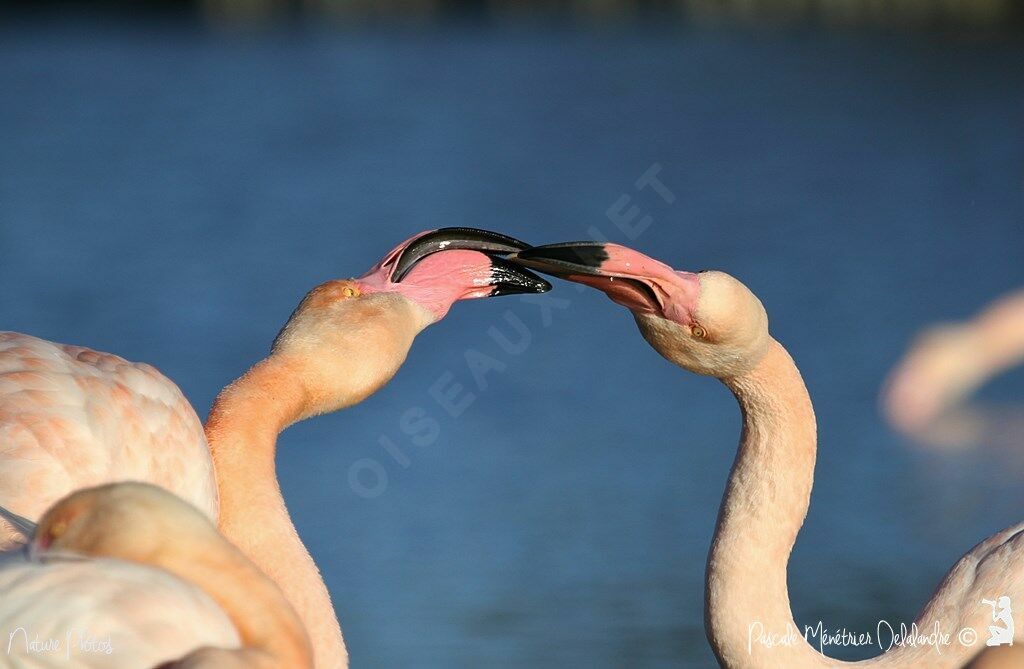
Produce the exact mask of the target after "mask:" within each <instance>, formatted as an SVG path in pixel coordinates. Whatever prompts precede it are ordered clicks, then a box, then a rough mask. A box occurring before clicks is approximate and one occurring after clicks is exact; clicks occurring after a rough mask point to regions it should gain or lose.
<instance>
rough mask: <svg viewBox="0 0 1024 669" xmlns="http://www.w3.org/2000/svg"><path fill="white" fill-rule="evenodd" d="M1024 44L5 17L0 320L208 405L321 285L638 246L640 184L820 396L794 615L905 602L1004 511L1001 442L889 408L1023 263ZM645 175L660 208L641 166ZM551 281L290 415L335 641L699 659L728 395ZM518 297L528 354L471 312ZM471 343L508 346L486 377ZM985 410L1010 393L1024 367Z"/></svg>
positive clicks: (1014, 485)
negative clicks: (336, 621) (423, 437)
mask: <svg viewBox="0 0 1024 669" xmlns="http://www.w3.org/2000/svg"><path fill="white" fill-rule="evenodd" d="M1022 56H1024V48H1022V47H1021V46H1020V45H1014V44H1003V45H984V44H981V43H975V42H969V41H967V42H958V41H954V40H948V39H942V38H932V37H926V36H918V37H913V38H900V39H896V38H892V39H887V38H882V37H860V38H857V37H855V36H853V35H839V36H835V35H833V36H828V35H817V34H802V33H792V34H784V33H780V34H771V35H765V34H762V35H740V34H731V33H713V32H707V33H706V32H692V31H682V32H676V33H673V32H668V31H658V30H649V31H614V30H611V31H607V32H596V33H594V34H578V33H572V32H568V31H559V30H554V29H527V28H523V27H520V28H510V29H472V28H468V27H463V28H446V29H424V30H396V31H376V32H341V33H338V34H330V33H327V32H321V31H305V32H302V33H288V34H273V35H269V36H252V35H249V36H233V37H232V36H217V35H213V34H209V33H204V32H202V31H198V30H195V29H193V28H190V27H187V26H177V25H159V26H152V25H148V26H134V27H131V28H129V27H125V26H121V27H113V26H106V25H102V24H97V23H95V22H81V21H74V20H70V21H61V22H57V23H45V22H42V21H34V22H29V23H12V24H8V25H6V26H3V27H0V91H3V93H2V95H3V100H4V104H3V105H0V286H3V288H2V290H0V327H2V328H6V329H14V330H21V331H25V332H30V333H34V334H37V335H40V336H43V337H47V338H51V339H55V340H59V341H67V342H74V343H79V344H85V345H89V346H93V347H96V348H100V349H105V350H110V351H114V352H117V353H120V354H122V355H124V356H126V357H129V358H133V359H137V360H145V361H148V362H151V363H153V364H155V365H157V366H158V367H159V368H161V369H162V370H163V371H165V372H166V373H167V374H169V375H170V376H171V377H172V378H174V379H175V380H176V381H177V382H178V383H180V384H181V386H182V388H183V389H184V390H185V391H186V393H187V394H188V395H189V397H190V398H191V399H192V400H193V402H194V404H195V406H196V407H197V408H198V409H199V410H200V413H203V412H205V411H206V408H207V407H208V406H209V403H210V402H211V400H212V398H213V396H214V395H215V393H216V392H217V390H218V389H219V388H220V387H221V386H222V385H223V384H224V383H226V382H227V381H229V380H230V379H231V378H233V377H234V376H235V375H237V374H239V373H240V372H241V371H243V370H244V369H245V367H246V366H247V365H248V364H250V363H252V362H253V361H255V360H256V359H258V358H259V357H260V356H262V355H264V354H265V353H266V351H267V348H268V346H269V344H270V341H271V340H272V338H273V336H274V334H275V333H276V331H277V329H278V328H279V327H280V325H281V324H282V323H283V322H284V320H285V319H286V318H287V317H288V315H289V313H290V312H291V310H292V308H293V307H294V306H295V304H296V303H297V301H298V300H299V298H300V297H301V296H302V295H303V293H304V291H305V290H307V289H308V288H310V287H311V286H313V285H315V284H316V283H318V282H320V281H322V280H324V279H327V278H332V277H341V276H348V275H352V274H360V273H362V272H363V271H364V270H365V269H367V268H368V267H369V266H370V265H372V264H373V263H374V262H375V261H376V260H377V259H378V258H379V257H380V256H381V254H382V253H383V252H384V251H386V250H387V249H388V248H390V247H391V246H392V245H393V244H395V243H396V242H398V241H400V240H402V239H405V238H406V237H408V236H410V235H411V234H412V233H414V232H416V231H418V230H421V229H425V228H431V227H437V226H442V225H474V226H480V227H487V228H493V229H497V230H503V231H506V232H508V233H510V234H514V235H516V236H519V237H522V238H524V239H527V240H529V241H533V242H535V243H541V242H549V241H558V240H563V239H571V238H586V237H590V236H593V235H594V234H601V235H605V236H607V237H609V238H611V239H615V240H618V241H627V239H628V238H627V236H626V235H625V233H624V232H623V231H622V230H621V229H619V228H618V227H617V226H616V225H615V224H614V223H613V222H612V221H611V220H610V219H609V217H608V215H607V212H608V211H609V209H610V208H613V207H615V206H616V205H618V210H619V211H624V210H628V207H629V206H632V205H635V206H637V207H639V209H640V210H641V211H640V214H638V217H637V218H635V219H633V223H634V224H639V221H640V219H639V216H641V215H647V216H650V217H651V223H650V224H649V227H648V228H647V229H646V230H645V231H643V233H642V234H640V235H639V236H638V237H637V238H636V239H635V240H632V241H630V243H631V244H633V245H635V246H637V247H638V248H640V249H642V250H645V251H648V252H650V253H652V254H654V255H656V256H658V257H660V258H663V259H665V260H666V261H669V262H671V263H672V264H674V265H675V266H677V267H679V268H687V269H703V268H721V269H725V270H727V271H729V272H731V273H733V274H735V275H737V276H739V277H741V278H742V279H743V280H744V281H746V282H747V283H748V285H750V286H751V287H752V288H753V289H754V290H755V291H756V292H757V293H758V294H759V295H760V296H761V298H762V299H763V301H764V302H765V304H766V306H767V307H768V310H769V313H770V315H771V319H772V328H773V331H774V333H775V335H776V337H777V338H779V339H780V340H781V341H782V342H784V343H785V344H786V345H787V346H788V347H789V349H790V350H791V352H792V353H793V355H794V356H795V358H796V360H797V362H798V363H799V364H800V366H801V368H802V370H803V372H804V375H805V377H806V379H807V382H808V385H809V386H810V388H811V391H812V394H813V396H814V399H815V402H816V408H817V411H818V416H819V421H820V427H821V442H822V443H821V452H820V456H819V462H818V469H817V478H816V481H817V483H816V488H815V493H814V497H813V502H812V508H811V512H810V516H809V518H808V522H807V524H806V526H805V528H804V530H803V532H802V533H801V535H800V538H799V541H798V544H797V548H796V553H795V555H794V558H793V564H792V568H791V570H790V571H791V573H790V587H791V593H792V600H793V604H794V609H795V613H796V616H797V619H798V621H800V622H801V623H811V624H814V623H816V622H817V621H818V620H822V621H823V622H824V623H825V625H826V626H828V627H831V628H841V627H843V626H845V627H847V628H849V629H851V630H857V631H860V630H873V629H874V626H875V624H876V623H877V621H878V620H879V619H886V620H889V621H893V622H898V621H909V620H910V619H912V617H913V615H914V614H915V613H916V611H917V609H918V607H919V606H920V605H921V604H922V603H923V602H924V601H925V599H926V598H927V597H928V596H929V595H930V593H931V590H932V588H933V587H934V585H935V584H936V583H937V582H938V580H939V578H940V577H941V576H942V574H943V573H944V571H945V570H946V568H947V567H948V566H949V565H951V564H952V563H953V562H954V560H955V559H956V558H957V557H958V556H959V555H960V554H961V553H963V552H964V551H966V550H967V549H968V548H969V547H970V546H972V545H973V544H974V543H975V542H977V541H978V540H979V539H981V538H982V537H984V536H986V535H988V534H989V533H991V532H993V531H995V530H996V529H999V528H1001V527H1003V526H1006V525H1009V524H1011V523H1014V522H1017V521H1019V520H1021V518H1022V517H1024V511H1022V509H1024V483H1022V482H1021V480H1020V476H1019V474H1020V471H1021V465H1022V462H1024V456H1022V453H1024V443H1021V449H1020V451H1017V450H1015V449H1014V448H1001V449H999V448H994V447H986V445H984V444H983V445H982V446H981V447H979V448H978V449H976V450H972V451H968V452H954V453H936V452H934V451H928V450H920V449H914V448H912V447H910V445H909V444H907V443H906V442H905V441H904V440H902V439H901V438H900V437H898V436H896V435H894V434H893V433H892V432H891V431H890V430H888V429H887V428H886V427H885V426H884V425H883V423H882V422H881V420H880V419H879V417H878V415H877V412H876V408H875V404H876V400H875V397H876V392H877V389H878V386H879V383H880V381H881V380H882V378H883V376H884V374H885V372H886V370H887V368H888V366H889V365H890V364H891V363H892V362H893V361H894V360H895V359H896V358H897V356H898V355H899V353H900V351H901V350H902V348H903V347H904V345H905V343H906V341H907V339H908V337H910V336H911V334H912V333H913V332H914V331H915V329H916V328H918V327H919V326H921V325H922V324H925V323H928V322H931V321H934V320H941V319H950V318H960V317H964V316H966V315H968V314H969V313H971V312H972V311H974V310H975V309H976V308H978V306H980V304H982V303H983V302H984V301H986V300H987V299H990V298H991V297H993V296H995V295H997V294H999V293H1000V292H1002V291H1004V290H1007V289H1009V288H1011V287H1014V286H1018V285H1021V284H1024V264H1022V262H1021V255H1022V249H1024V225H1022V221H1024V217H1022V214H1024V200H1022V176H1024V175H1022V166H1024V143H1022V132H1021V126H1022V120H1024V105H1022V97H1024V94H1022V91H1024V70H1022V69H1021V68H1020V66H1019V65H1020V62H1021V58H1022ZM653 165H658V166H660V168H661V172H660V174H659V176H660V178H661V179H662V181H663V182H664V183H665V184H666V186H667V187H668V188H669V189H670V190H671V192H672V194H673V195H674V196H675V199H674V201H673V202H672V203H671V204H667V203H666V202H665V201H664V200H663V199H662V198H661V197H660V196H659V195H658V194H657V192H655V191H653V190H651V189H649V188H648V189H644V190H642V191H638V190H637V189H636V187H635V182H636V181H637V179H638V178H639V177H640V176H641V175H642V174H644V173H645V171H646V170H648V169H649V168H651V167H652V166H653ZM623 197H627V198H629V200H628V201H626V200H623V199H622V198H623ZM595 231H596V232H595ZM554 297H557V298H559V299H561V300H568V304H564V303H562V302H559V303H557V306H558V307H559V308H556V309H553V310H552V311H550V312H548V314H549V316H550V321H549V322H547V323H545V321H544V318H543V317H544V314H545V312H544V311H543V310H542V309H540V308H538V307H537V306H536V305H535V304H531V303H529V302H524V301H522V300H520V299H519V298H503V299H496V300H489V301H484V302H476V303H468V304H461V305H458V306H457V307H456V308H455V309H454V310H453V312H452V313H451V314H450V316H449V317H448V318H447V319H446V320H445V321H444V322H442V323H441V324H439V325H437V326H434V327H432V328H430V329H429V330H428V331H427V332H425V333H424V334H423V335H422V336H421V337H420V340H419V341H418V342H417V344H416V346H415V347H414V349H413V352H412V354H411V356H410V359H409V361H408V363H407V364H406V366H405V368H404V369H403V370H402V371H401V373H400V374H399V375H398V377H397V378H396V379H395V380H394V381H393V382H392V383H391V384H389V385H388V386H387V387H386V388H385V389H384V390H382V391H381V392H380V393H378V394H377V395H376V396H374V397H372V398H370V399H369V400H367V401H366V402H365V403H363V404H362V405H360V406H358V407H356V408H353V409H351V410H348V411H346V412H344V413H342V414H339V415H335V416H331V417H327V418H321V419H317V420H315V421H311V422H309V423H308V424H303V425H300V426H298V427H296V428H293V429H292V430H290V431H289V432H287V433H286V434H285V435H284V437H283V438H282V440H281V450H280V456H279V464H280V475H281V479H282V484H283V487H284V491H285V496H286V498H287V499H288V502H289V506H290V508H291V510H292V511H293V514H294V516H295V519H296V522H297V523H298V525H299V529H300V531H301V533H302V535H303V537H304V538H305V539H306V540H307V543H308V545H309V546H310V548H311V550H312V551H313V553H314V556H315V557H316V559H317V561H318V563H319V564H320V565H321V568H322V569H323V572H324V575H325V577H326V579H327V582H328V584H329V586H330V589H331V592H332V594H333V596H334V600H335V603H336V605H337V607H338V610H339V612H340V614H341V616H342V622H343V626H344V629H345V633H346V636H347V639H348V643H349V645H350V649H351V651H352V656H353V658H354V660H355V661H356V663H357V666H364V667H402V666H424V667H427V666H436V667H482V666H510V667H512V666H528V665H529V666H549V667H566V666H574V667H604V666H607V667H620V666H645V667H646V666H650V667H655V666H676V665H679V664H680V663H681V662H683V663H685V664H686V665H687V666H709V665H711V664H712V657H711V654H710V651H709V650H708V648H707V643H706V641H705V639H704V632H703V624H702V604H701V598H702V579H703V569H704V560H705V556H706V551H707V547H708V545H709V541H710V537H711V532H712V531H713V526H714V520H715V514H716V511H717V505H718V502H719V499H720V496H721V493H722V490H723V486H724V483H725V478H726V475H727V473H728V468H729V465H730V463H731V460H732V457H733V453H734V446H735V443H736V439H737V435H738V431H739V429H738V412H737V410H736V408H735V403H734V402H733V400H732V399H731V397H730V396H729V395H728V393H727V392H726V391H725V389H724V388H722V387H720V386H719V385H718V384H717V383H715V382H714V381H711V380H708V379H702V378H696V377H692V376H689V375H686V374H684V373H682V372H681V371H679V370H677V369H675V368H672V367H671V366H669V365H667V364H666V363H665V362H664V361H663V360H662V359H661V358H659V357H658V356H657V355H656V354H654V353H653V352H652V351H651V350H650V349H649V348H648V347H647V345H646V344H645V343H644V342H643V341H642V340H641V339H640V337H639V336H637V334H636V332H635V328H634V326H633V324H632V322H631V319H630V318H629V317H628V316H627V315H626V314H625V313H623V312H622V311H621V310H620V309H619V308H617V307H615V305H612V304H611V303H609V302H608V301H607V300H606V299H604V298H603V297H602V296H600V295H597V294H592V293H589V292H578V291H577V290H575V289H574V287H573V286H570V285H566V284H563V285H559V286H558V287H557V293H555V294H553V298H554ZM549 304H551V303H549ZM562 306H564V307H565V308H561V307H562ZM509 310H511V312H512V313H514V314H515V315H516V316H518V317H519V318H520V319H521V320H522V322H524V323H526V324H527V325H528V327H529V330H530V333H531V339H530V345H529V347H528V349H527V350H526V351H525V352H522V353H521V354H518V355H511V354H508V353H506V352H505V351H503V350H502V349H501V348H500V347H499V346H498V345H497V344H496V343H495V341H494V340H493V339H492V338H491V337H490V336H489V334H488V329H489V328H491V327H492V326H497V327H499V328H502V327H507V326H506V321H505V320H504V319H505V318H506V313H507V312H508V311H509ZM470 350H476V351H480V352H482V353H485V354H487V355H489V356H492V357H493V358H495V359H497V360H498V361H499V364H500V366H501V369H500V370H499V371H496V372H493V373H492V374H490V375H489V376H487V378H486V382H487V387H486V388H484V389H480V388H477V387H476V385H475V382H474V379H473V376H472V375H471V373H470V371H469V369H468V367H467V363H466V358H465V356H466V352H467V351H470ZM445 374H450V375H451V379H452V380H453V381H454V382H457V383H461V384H462V385H463V386H465V388H466V389H467V392H472V393H473V394H474V396H475V400H474V401H473V402H472V404H471V406H470V407H469V408H468V409H467V410H466V411H465V413H464V414H462V415H461V416H460V417H458V418H457V419H454V418H452V417H451V416H449V415H448V414H447V413H446V412H445V410H444V409H443V408H442V407H441V406H439V405H438V403H437V402H436V401H435V400H434V399H432V397H431V394H430V390H429V389H430V387H431V385H432V384H434V383H436V382H437V380H438V379H439V378H441V377H442V376H443V375H445ZM444 378H445V379H447V378H448V377H444ZM446 382H447V381H442V383H446ZM985 396H986V397H987V398H989V399H992V400H996V401H1001V402H1004V403H1013V402H1015V401H1018V400H1021V398H1024V375H1022V374H1020V373H1016V374H1011V375H1009V376H1007V377H1004V378H1003V379H1001V380H1000V381H999V382H998V383H996V384H995V385H994V386H993V387H992V388H990V389H988V390H987V391H986V393H985ZM411 407H421V408H423V409H424V410H425V411H427V412H428V413H429V414H430V415H431V416H433V417H435V418H436V419H437V420H438V421H439V422H440V425H441V428H442V429H441V435H440V439H439V440H438V441H437V442H436V443H434V444H432V445H430V446H429V447H425V448H421V447H417V446H415V445H413V444H412V443H411V442H410V440H409V438H408V437H406V436H405V435H404V434H403V432H402V430H401V428H400V425H399V417H400V416H401V414H402V413H403V412H404V411H405V410H407V409H409V408H411ZM382 437H383V438H385V440H390V442H388V443H391V444H393V446H392V447H391V450H392V451H393V450H394V448H395V447H397V448H398V449H399V450H401V452H402V453H403V454H404V457H405V458H407V466H402V465H400V464H399V463H398V462H396V461H395V460H394V459H393V458H392V456H391V455H389V451H388V450H387V449H385V448H384V447H382V445H381V438H382ZM1021 441H1024V440H1021ZM362 458H370V459H372V460H374V461H376V462H377V463H379V465H380V467H382V468H383V470H384V471H385V472H386V475H387V483H386V489H384V491H383V494H380V495H379V496H377V497H373V498H364V497H361V496H359V495H357V494H356V493H355V491H354V490H353V488H352V487H351V486H350V484H349V473H350V470H351V468H352V466H353V463H355V462H357V461H359V460H360V459H362ZM836 652H837V654H841V655H843V656H846V657H862V656H864V655H866V654H870V651H865V650H864V649H860V650H855V649H845V650H844V649H838V650H837V651H836Z"/></svg>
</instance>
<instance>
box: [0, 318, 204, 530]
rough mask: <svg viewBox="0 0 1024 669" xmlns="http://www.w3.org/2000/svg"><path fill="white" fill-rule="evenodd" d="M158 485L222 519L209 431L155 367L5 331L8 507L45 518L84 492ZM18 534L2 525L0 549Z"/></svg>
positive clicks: (2, 386)
mask: <svg viewBox="0 0 1024 669" xmlns="http://www.w3.org/2000/svg"><path fill="white" fill-rule="evenodd" d="M116 481H144V482H148V483H152V484H155V485H159V486H161V487H163V488H166V489H167V490H170V491H171V492H173V493H175V494H177V495H178V496H179V497H181V498H183V499H185V500H187V501H189V502H191V503H192V504H193V505H195V506H196V507H198V508H199V509H200V510H201V511H203V512H204V513H205V514H206V515H207V516H209V517H210V518H211V519H214V520H215V519H216V517H217V487H216V482H215V480H214V476H213V462H212V459H211V457H210V450H209V447H208V446H207V442H206V437H205V435H204V434H203V426H202V423H201V422H200V420H199V417H198V416H197V415H196V413H195V411H194V410H193V408H192V406H191V405H190V404H189V403H188V400H186V399H185V397H184V395H182V393H181V390H179V389H178V387H177V386H176V385H175V384H174V383H173V382H171V381H170V380H169V379H167V377H165V376H163V375H162V374H161V373H160V372H158V371H157V370H156V369H154V368H153V367H151V366H149V365H145V364H138V363H131V362H128V361H126V360H124V359H122V358H119V357H118V356H115V355H110V354H106V353H98V352H96V351H92V350H89V349H86V348H81V347H77V346H65V345H60V344H54V343H51V342H48V341H44V340H41V339H37V338H35V337H31V336H28V335H23V334H18V333H13V332H0V506H2V507H4V508H6V509H7V510H8V511H10V512H13V513H15V514H18V515H20V516H23V517H25V518H27V519H29V520H33V521H34V520H37V519H38V518H39V516H40V515H41V514H42V512H43V511H45V510H46V509H47V508H48V507H49V506H50V505H52V504H53V503H54V502H56V501H57V500H58V499H60V498H61V497H63V496H65V495H67V494H68V493H70V492H72V491H73V490H76V489H78V488H82V487H88V486H94V485H98V484H101V483H109V482H116ZM18 536H20V533H19V532H17V531H16V530H15V529H14V527H13V526H12V525H11V524H10V523H7V522H6V521H4V520H2V519H0V550H3V549H4V548H10V546H11V544H12V543H13V542H14V540H15V539H16V538H17V537H18Z"/></svg>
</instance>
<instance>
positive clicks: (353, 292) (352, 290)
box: [341, 286, 359, 297]
mask: <svg viewBox="0 0 1024 669" xmlns="http://www.w3.org/2000/svg"><path fill="white" fill-rule="evenodd" d="M341 294H342V295H344V296H345V297H359V289H358V288H356V287H355V286H345V288H343V289H342V291H341Z"/></svg>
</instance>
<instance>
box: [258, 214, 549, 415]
mask: <svg viewBox="0 0 1024 669" xmlns="http://www.w3.org/2000/svg"><path fill="white" fill-rule="evenodd" d="M527 248H529V245H528V244H525V243H523V242H521V241H519V240H517V239H513V238H511V237H506V236H505V235H500V234H497V233H494V232H488V231H486V230H476V229H473V228H443V229H441V230H434V231H432V232H425V233H421V234H419V235H416V236H415V237H413V238H411V239H409V240H407V241H405V242H403V243H401V244H399V245H398V246H396V247H395V248H394V249H392V250H391V251H389V252H388V253H387V254H386V255H385V256H384V257H383V259H381V260H380V262H378V263H377V264H376V265H374V266H373V267H372V268H370V270H369V271H368V272H367V273H366V274H364V275H363V276H361V277H359V278H356V279H343V280H335V281H328V282H327V283H324V284H322V285H320V286H318V287H316V288H314V289H313V290H312V291H311V292H310V293H309V294H308V295H306V297H305V298H304V299H303V300H302V303H301V304H299V306H298V308H297V309H296V310H295V312H294V313H293V314H292V316H291V318H290V319H289V320H288V323H287V324H286V325H285V327H284V329H283V330H282V331H281V333H280V334H279V335H278V336H277V339H276V340H275V341H274V345H273V356H275V357H276V358H277V359H278V360H279V361H282V362H284V363H287V365H286V366H287V367H288V368H289V369H290V371H292V372H294V373H295V374H297V375H299V376H300V377H301V380H302V383H303V384H304V385H305V387H306V389H307V395H309V396H310V397H311V398H312V399H313V400H314V401H313V403H312V405H311V407H310V413H315V412H318V411H319V412H323V411H333V410H336V409H338V408H340V407H342V406H347V405H349V404H351V403H352V402H355V401H359V400H360V399H362V398H365V397H366V396H368V395H369V394H371V393H373V392H374V391H375V390H377V389H378V388H379V387H381V386H382V385H383V384H384V383H386V382H387V380H388V379H390V378H391V377H392V376H393V375H394V373H395V372H396V371H397V370H398V367H399V366H400V365H401V364H402V362H403V361H404V360H405V357H406V354H407V353H408V351H409V348H410V346H411V345H412V342H413V339H414V338H415V337H416V335H418V334H419V333H420V332H421V331H422V330H423V329H424V328H425V327H427V326H428V325H430V324H432V323H436V322H437V321H439V320H441V319H442V318H444V316H445V315H446V314H447V313H448V310H449V309H450V308H451V306H452V305H453V304H455V303H456V302H458V301H460V300H467V299H475V298H481V297H492V296H495V295H510V294H515V293H543V292H545V291H547V290H550V289H551V284H549V283H548V282H547V281H545V280H544V279H542V278H540V277H538V276H536V275H535V274H533V273H532V272H530V271H529V270H526V269H524V268H523V267H522V266H520V265H516V264H514V263H511V262H509V261H507V260H506V259H505V258H504V256H505V255H507V254H509V253H513V252H515V251H521V250H524V249H527Z"/></svg>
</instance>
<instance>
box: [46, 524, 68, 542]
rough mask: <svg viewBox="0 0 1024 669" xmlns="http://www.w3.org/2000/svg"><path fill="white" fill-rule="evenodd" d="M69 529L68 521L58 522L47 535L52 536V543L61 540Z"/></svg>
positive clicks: (51, 526)
mask: <svg viewBox="0 0 1024 669" xmlns="http://www.w3.org/2000/svg"><path fill="white" fill-rule="evenodd" d="M67 529H68V521H66V520H57V521H54V523H53V524H52V525H50V530H49V532H47V534H49V535H50V540H51V541H52V540H54V539H59V538H60V537H61V535H62V534H64V532H66V531H67Z"/></svg>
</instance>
